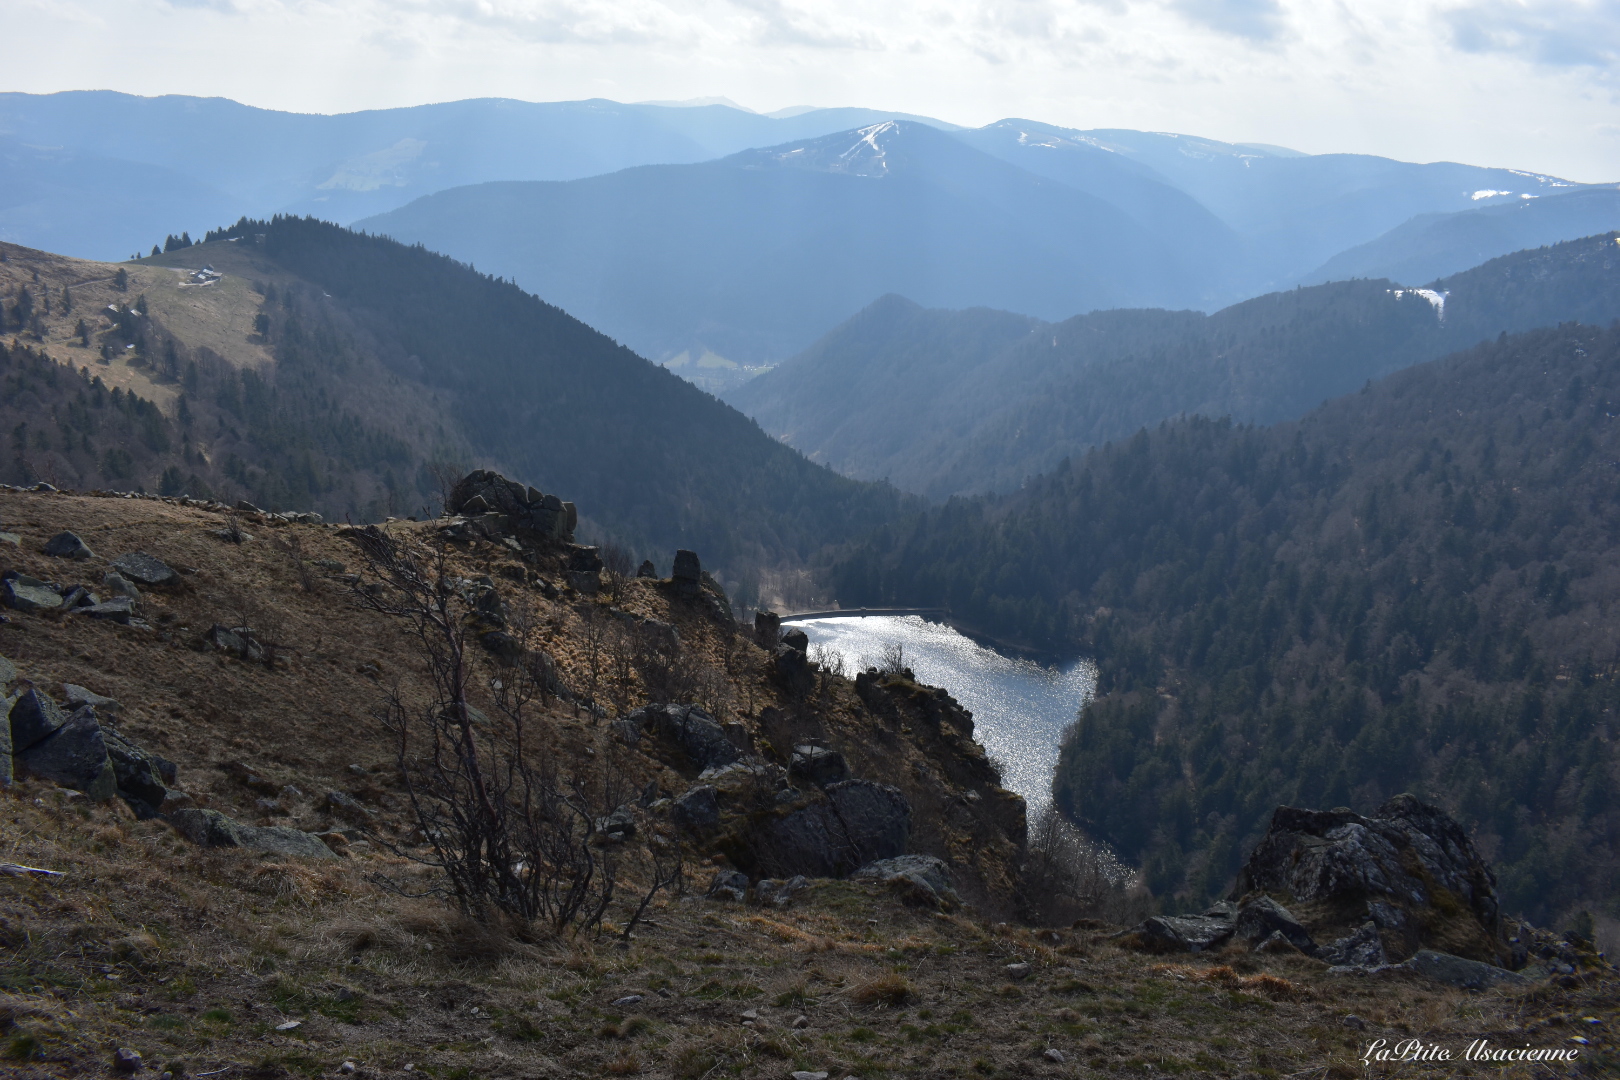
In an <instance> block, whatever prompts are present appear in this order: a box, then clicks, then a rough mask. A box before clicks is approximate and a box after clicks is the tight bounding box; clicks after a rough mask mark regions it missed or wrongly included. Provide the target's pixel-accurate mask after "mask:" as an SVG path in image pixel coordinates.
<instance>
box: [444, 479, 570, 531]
mask: <svg viewBox="0 0 1620 1080" xmlns="http://www.w3.org/2000/svg"><path fill="white" fill-rule="evenodd" d="M445 511H446V512H447V513H450V514H462V515H466V516H467V517H473V516H475V515H480V514H499V515H501V516H502V517H504V518H506V521H507V525H508V526H509V527H510V528H511V529H512V531H514V532H517V533H520V534H528V535H531V536H533V537H536V538H539V539H545V540H560V541H569V540H572V539H573V535H574V525H575V523H576V521H577V520H578V517H577V512H575V511H574V510H573V508H572V504H571V503H565V502H563V501H562V499H560V498H558V497H557V496H555V495H546V494H543V493H542V492H540V491H539V490H538V489H536V488H532V487H528V486H526V485H523V484H520V483H518V482H517V481H516V480H508V479H507V478H506V477H504V476H502V475H501V474H500V473H497V472H491V471H490V470H488V469H477V470H475V471H473V472H470V473H468V474H467V475H466V476H464V477H462V478H461V479H460V480H459V481H457V482H456V486H455V487H454V488H452V489H451V491H450V498H449V500H448V501H447V502H446V503H445Z"/></svg>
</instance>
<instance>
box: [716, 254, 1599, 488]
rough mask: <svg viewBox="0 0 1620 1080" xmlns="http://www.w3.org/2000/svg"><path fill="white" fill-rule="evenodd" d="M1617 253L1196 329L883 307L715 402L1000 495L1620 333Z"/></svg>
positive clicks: (903, 303)
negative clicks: (1156, 440)
mask: <svg viewBox="0 0 1620 1080" xmlns="http://www.w3.org/2000/svg"><path fill="white" fill-rule="evenodd" d="M1617 238H1620V237H1617V234H1614V233H1609V234H1605V235H1603V236H1598V237H1590V238H1587V239H1584V240H1579V241H1570V242H1567V243H1563V244H1558V245H1555V246H1553V247H1549V248H1545V249H1538V250H1533V251H1524V252H1519V253H1517V254H1514V255H1509V256H1504V257H1502V258H1498V259H1495V260H1492V261H1491V262H1488V263H1486V264H1484V265H1482V266H1479V267H1476V268H1475V269H1472V270H1469V271H1466V272H1464V273H1461V274H1456V275H1453V276H1451V277H1449V278H1446V279H1444V280H1442V281H1440V282H1438V283H1435V289H1434V290H1428V291H1427V293H1422V292H1418V291H1414V290H1412V289H1409V288H1406V287H1403V286H1401V285H1399V284H1397V283H1395V282H1390V281H1348V282H1336V283H1332V284H1327V285H1320V286H1313V287H1311V288H1303V289H1296V290H1290V291H1288V292H1281V293H1273V294H1268V295H1266V296H1261V297H1257V298H1255V299H1253V300H1247V301H1244V302H1243V303H1241V304H1237V305H1234V306H1232V307H1230V308H1226V309H1224V310H1222V311H1219V312H1216V313H1215V314H1213V315H1209V316H1205V315H1202V314H1200V313H1197V312H1187V311H1182V312H1172V311H1154V310H1123V311H1104V312H1095V313H1092V314H1090V315H1082V316H1078V317H1076V318H1073V319H1069V320H1067V321H1065V322H1062V323H1058V324H1055V325H1054V324H1048V323H1043V322H1041V321H1039V320H1034V319H1027V318H1024V317H1020V316H1013V315H1008V314H1007V313H1005V312H994V311H926V310H923V309H922V308H921V307H920V306H918V305H916V304H914V303H912V302H911V301H909V300H904V299H901V298H899V297H887V298H885V299H883V300H881V301H879V302H878V303H876V304H874V305H872V306H871V307H869V308H868V309H866V310H865V311H863V312H861V313H860V314H859V315H857V316H856V317H855V318H854V319H851V320H849V322H847V323H845V324H844V325H842V326H840V327H839V328H837V329H836V330H834V331H833V332H832V333H830V334H828V335H827V336H826V337H824V338H823V339H822V340H821V341H818V342H817V343H816V344H815V345H814V346H812V347H811V348H810V349H809V350H807V351H806V352H805V353H803V354H801V355H800V356H798V357H795V358H794V359H793V360H790V361H788V362H786V363H784V364H782V365H780V366H779V367H778V368H776V369H775V370H774V371H771V372H769V373H767V374H765V375H762V376H761V377H759V378H758V379H755V380H753V381H752V382H749V383H747V384H744V385H742V386H740V387H737V388H736V389H734V390H732V391H729V392H728V393H727V395H726V398H727V400H728V401H731V402H732V403H733V404H735V405H736V406H737V407H738V408H740V409H742V410H743V411H744V412H746V413H748V414H749V415H751V416H753V417H754V418H755V419H757V420H758V421H759V422H760V423H761V425H762V426H763V427H764V428H765V429H766V430H767V431H770V432H772V433H773V434H775V435H777V436H779V437H781V438H783V439H784V440H786V441H787V442H788V443H789V444H791V445H793V446H796V447H798V448H799V449H801V450H803V451H804V452H805V453H806V454H807V455H809V456H810V457H811V458H812V459H813V460H816V461H821V462H825V463H826V464H829V465H831V466H832V467H834V468H836V469H838V470H839V471H841V472H844V473H846V474H847V475H851V476H858V477H864V478H884V479H888V480H890V481H891V482H893V483H895V484H896V485H898V486H900V487H901V488H903V489H905V490H908V491H914V492H917V493H919V494H924V495H927V496H929V497H932V498H946V497H949V496H951V495H960V494H971V493H976V492H984V491H991V490H994V491H1003V492H1005V491H1009V490H1012V489H1015V488H1017V487H1018V486H1019V485H1020V484H1022V483H1023V482H1024V480H1025V479H1026V478H1027V477H1029V476H1032V475H1034V474H1036V473H1040V472H1043V471H1045V470H1047V469H1050V468H1051V467H1052V466H1053V465H1055V464H1056V463H1057V462H1058V461H1060V460H1061V459H1062V458H1064V457H1065V456H1069V455H1073V454H1078V453H1080V452H1082V451H1084V450H1085V449H1086V448H1087V447H1090V446H1095V445H1100V444H1102V443H1104V442H1107V441H1109V440H1111V439H1113V440H1117V439H1122V438H1125V437H1127V436H1129V435H1131V434H1132V433H1133V432H1135V431H1136V430H1137V429H1138V428H1140V427H1144V426H1148V427H1151V426H1152V425H1154V424H1157V423H1158V422H1159V421H1161V420H1163V419H1165V418H1167V417H1173V416H1178V415H1182V414H1185V413H1202V414H1204V415H1208V416H1232V417H1234V418H1236V419H1238V420H1241V421H1246V422H1259V423H1273V422H1276V421H1279V420H1286V419H1292V418H1294V417H1297V416H1300V415H1302V414H1304V413H1305V412H1306V411H1308V410H1309V409H1311V408H1313V407H1314V406H1316V405H1317V404H1319V403H1320V402H1322V401H1323V400H1325V399H1327V398H1330V397H1333V396H1336V395H1338V394H1343V393H1347V392H1349V391H1351V390H1354V389H1355V388H1357V387H1359V386H1360V385H1362V384H1363V383H1364V382H1366V381H1367V380H1368V379H1375V378H1379V377H1381V376H1383V375H1385V374H1388V373H1389V372H1391V371H1394V370H1397V369H1399V368H1402V367H1406V366H1408V365H1410V364H1414V363H1417V362H1419V361H1422V360H1427V359H1433V358H1434V357H1437V356H1440V355H1443V354H1445V353H1447V352H1450V351H1453V350H1455V349H1458V348H1464V347H1466V346H1469V345H1472V344H1474V343H1475V342H1477V341H1481V340H1485V339H1489V338H1493V337H1496V336H1497V335H1498V334H1500V333H1502V332H1517V331H1521V330H1527V329H1530V328H1533V327H1536V326H1544V325H1552V324H1556V323H1560V322H1565V321H1571V320H1579V321H1584V322H1589V323H1607V322H1608V321H1609V320H1611V319H1614V318H1620V244H1616V242H1615V241H1616V239H1617ZM991 328H995V329H994V330H992V329H991Z"/></svg>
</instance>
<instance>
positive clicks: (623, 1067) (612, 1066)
mask: <svg viewBox="0 0 1620 1080" xmlns="http://www.w3.org/2000/svg"><path fill="white" fill-rule="evenodd" d="M602 1071H603V1072H605V1073H607V1074H608V1075H609V1076H635V1075H636V1074H637V1073H639V1072H641V1059H640V1058H638V1057H636V1055H634V1054H621V1055H619V1056H618V1057H616V1058H614V1059H613V1060H612V1061H610V1062H608V1063H607V1064H606V1065H604V1066H603V1067H602Z"/></svg>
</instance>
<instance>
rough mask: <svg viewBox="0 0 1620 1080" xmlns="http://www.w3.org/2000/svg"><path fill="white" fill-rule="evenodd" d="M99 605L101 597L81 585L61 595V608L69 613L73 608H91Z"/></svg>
mask: <svg viewBox="0 0 1620 1080" xmlns="http://www.w3.org/2000/svg"><path fill="white" fill-rule="evenodd" d="M99 603H101V597H99V596H97V595H96V594H95V593H93V592H91V591H90V590H89V589H87V588H85V587H84V586H83V585H75V586H73V587H72V588H71V589H68V590H66V591H65V592H63V593H62V606H63V607H65V608H67V609H68V610H70V611H71V610H73V609H75V608H86V607H93V606H95V605H96V604H99Z"/></svg>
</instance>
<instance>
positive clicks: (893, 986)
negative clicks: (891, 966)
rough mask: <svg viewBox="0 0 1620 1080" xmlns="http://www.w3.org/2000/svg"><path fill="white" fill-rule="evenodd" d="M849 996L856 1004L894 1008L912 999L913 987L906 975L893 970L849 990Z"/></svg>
mask: <svg viewBox="0 0 1620 1080" xmlns="http://www.w3.org/2000/svg"><path fill="white" fill-rule="evenodd" d="M849 996H850V997H851V998H852V999H853V1000H854V1001H855V1003H856V1004H858V1005H864V1006H866V1007H868V1008H875V1007H879V1006H888V1007H890V1008H894V1007H897V1006H900V1005H904V1004H905V1003H906V1002H907V1001H910V1000H911V997H912V989H911V984H910V983H909V982H907V981H906V979H905V976H903V975H896V974H894V973H892V972H891V973H890V974H888V975H879V976H878V977H877V978H875V979H871V980H869V981H867V982H864V983H861V984H860V985H859V986H857V987H855V989H853V990H851V991H850V992H849Z"/></svg>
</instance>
